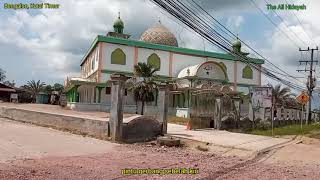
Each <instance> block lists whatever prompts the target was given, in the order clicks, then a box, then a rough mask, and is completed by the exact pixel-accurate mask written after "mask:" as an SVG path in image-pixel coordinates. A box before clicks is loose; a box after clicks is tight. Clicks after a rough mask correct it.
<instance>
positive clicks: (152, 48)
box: [65, 15, 264, 112]
mask: <svg viewBox="0 0 320 180" xmlns="http://www.w3.org/2000/svg"><path fill="white" fill-rule="evenodd" d="M113 28H114V31H113V32H108V33H107V35H105V36H104V35H98V36H97V37H96V38H95V40H94V41H93V43H92V45H91V47H90V48H89V50H88V51H87V53H86V54H85V55H84V57H83V59H82V61H81V63H80V69H81V76H80V77H71V78H70V77H67V78H66V80H65V86H66V90H67V98H68V106H70V107H71V108H73V109H79V110H101V111H105V110H108V109H109V108H110V97H111V95H110V90H111V89H110V83H108V80H110V75H111V74H113V73H122V74H124V75H126V76H129V77H130V76H133V71H134V65H136V64H137V63H138V62H145V63H148V64H151V65H153V66H154V67H156V68H158V69H159V70H158V71H157V75H158V76H159V77H160V78H161V79H163V80H172V81H175V82H176V84H178V85H179V87H180V88H181V89H182V93H180V94H172V95H170V97H169V100H170V106H171V107H172V108H175V109H178V108H180V109H187V108H188V97H189V94H188V93H189V92H188V93H187V88H188V87H189V88H191V87H192V88H201V87H202V86H207V85H214V84H227V85H230V87H232V89H233V90H236V91H240V92H244V93H248V92H249V89H250V87H252V86H260V85H261V72H260V71H257V70H255V69H252V68H251V67H250V66H248V65H247V64H245V63H243V62H241V61H239V60H238V59H237V58H236V57H234V56H233V55H231V54H224V53H218V52H209V51H203V50H196V49H187V48H182V47H179V45H178V41H177V39H176V37H175V36H174V34H173V33H171V32H170V30H169V29H168V28H166V27H165V26H164V25H163V24H161V23H160V22H158V23H156V24H155V25H154V26H153V27H151V28H149V29H147V30H146V31H145V32H144V33H143V34H142V35H141V37H140V39H139V40H133V39H130V35H128V34H125V33H124V22H123V21H122V20H121V18H120V15H119V17H118V18H117V19H116V21H115V22H114V24H113ZM233 51H237V52H240V53H243V54H245V55H248V53H244V52H241V42H240V41H239V40H236V41H235V42H234V43H233ZM250 61H251V63H253V64H256V65H258V67H260V68H261V65H262V64H264V61H263V60H262V59H254V58H250ZM184 88H185V92H183V89H184ZM124 99H125V102H124V105H125V106H126V108H127V111H129V112H130V111H133V112H134V111H135V109H136V108H135V107H136V102H135V101H134V98H133V96H132V95H131V94H130V92H127V91H126V92H125V98H124ZM156 104H157V103H156V102H155V103H153V105H156ZM130 108H131V109H132V110H130Z"/></svg>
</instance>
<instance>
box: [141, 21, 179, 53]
mask: <svg viewBox="0 0 320 180" xmlns="http://www.w3.org/2000/svg"><path fill="white" fill-rule="evenodd" d="M140 40H141V41H145V42H150V43H155V44H162V45H167V46H175V47H178V41H177V39H176V37H175V36H174V34H173V33H171V32H170V31H169V29H168V28H166V27H165V26H163V25H162V24H161V23H160V22H159V23H158V24H156V25H155V26H153V27H151V28H149V29H147V30H146V31H145V32H144V33H143V34H142V36H141V37H140Z"/></svg>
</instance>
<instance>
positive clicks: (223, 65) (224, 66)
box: [219, 62, 227, 72]
mask: <svg viewBox="0 0 320 180" xmlns="http://www.w3.org/2000/svg"><path fill="white" fill-rule="evenodd" d="M219 64H220V66H221V67H222V69H223V70H224V71H225V72H227V66H226V65H225V64H224V63H223V62H220V63H219Z"/></svg>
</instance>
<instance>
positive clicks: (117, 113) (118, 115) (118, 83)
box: [109, 74, 127, 141]
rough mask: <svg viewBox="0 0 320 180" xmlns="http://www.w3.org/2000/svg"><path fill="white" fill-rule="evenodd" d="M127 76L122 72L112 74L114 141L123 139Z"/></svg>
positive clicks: (111, 129)
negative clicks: (124, 98) (124, 96)
mask: <svg viewBox="0 0 320 180" xmlns="http://www.w3.org/2000/svg"><path fill="white" fill-rule="evenodd" d="M126 80H127V77H126V76H124V75H122V74H112V75H111V80H110V82H111V83H112V85H111V109H110V121H109V123H110V134H111V139H112V141H122V126H123V124H122V122H123V105H122V103H123V95H124V83H125V81H126Z"/></svg>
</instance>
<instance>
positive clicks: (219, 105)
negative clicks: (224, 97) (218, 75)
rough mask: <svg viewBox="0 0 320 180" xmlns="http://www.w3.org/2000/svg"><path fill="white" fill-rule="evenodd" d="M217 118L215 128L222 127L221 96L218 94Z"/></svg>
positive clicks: (216, 104)
mask: <svg viewBox="0 0 320 180" xmlns="http://www.w3.org/2000/svg"><path fill="white" fill-rule="evenodd" d="M215 113H216V115H215V118H214V128H215V129H220V128H221V97H220V96H218V97H217V98H216V103H215Z"/></svg>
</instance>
